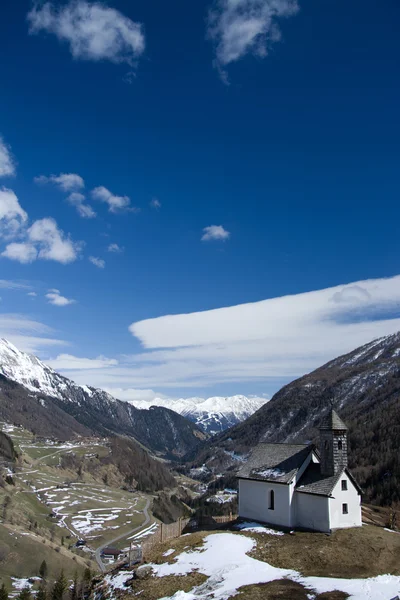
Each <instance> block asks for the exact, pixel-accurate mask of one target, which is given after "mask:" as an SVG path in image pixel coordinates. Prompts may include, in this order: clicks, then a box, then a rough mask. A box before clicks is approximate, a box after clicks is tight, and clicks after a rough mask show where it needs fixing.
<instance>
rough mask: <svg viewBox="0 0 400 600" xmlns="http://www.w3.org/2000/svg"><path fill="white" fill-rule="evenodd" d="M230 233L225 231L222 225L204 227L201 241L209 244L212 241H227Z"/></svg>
mask: <svg viewBox="0 0 400 600" xmlns="http://www.w3.org/2000/svg"><path fill="white" fill-rule="evenodd" d="M230 235H231V234H230V232H229V231H227V230H226V229H224V227H222V225H210V226H209V227H204V229H203V235H202V237H201V240H202V241H203V242H209V241H211V240H227V239H228V238H229V237H230Z"/></svg>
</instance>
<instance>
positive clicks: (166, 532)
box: [140, 514, 237, 558]
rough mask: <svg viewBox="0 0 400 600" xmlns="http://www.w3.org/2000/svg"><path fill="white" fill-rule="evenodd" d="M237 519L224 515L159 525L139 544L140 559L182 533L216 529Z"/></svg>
mask: <svg viewBox="0 0 400 600" xmlns="http://www.w3.org/2000/svg"><path fill="white" fill-rule="evenodd" d="M236 519H237V515H232V514H230V515H225V516H222V517H208V518H202V519H200V520H197V519H195V518H193V517H192V518H189V519H182V518H181V519H179V521H175V523H170V524H169V525H165V524H164V523H160V526H159V528H158V529H157V530H156V532H155V533H154V534H153V535H151V536H149V537H148V539H147V540H144V541H143V542H141V544H140V546H141V548H142V558H144V557H145V556H146V555H147V554H148V553H149V551H150V550H151V549H152V548H154V546H156V545H157V544H160V543H162V542H167V541H168V540H173V539H176V538H178V537H180V536H181V535H182V534H183V533H192V532H193V531H199V530H212V529H218V525H222V524H225V523H230V522H231V521H234V520H236Z"/></svg>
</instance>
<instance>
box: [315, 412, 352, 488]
mask: <svg viewBox="0 0 400 600" xmlns="http://www.w3.org/2000/svg"><path fill="white" fill-rule="evenodd" d="M319 435H320V438H319V439H320V454H321V473H322V475H325V476H327V477H330V476H332V475H336V474H337V473H339V472H340V471H342V470H343V469H344V468H345V467H347V427H346V425H345V424H344V423H343V421H342V420H341V419H340V417H339V416H338V414H337V413H336V412H335V411H334V410H333V409H330V410H329V412H328V414H327V415H326V416H325V417H324V419H323V420H322V423H321V425H320V428H319Z"/></svg>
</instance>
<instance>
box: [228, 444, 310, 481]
mask: <svg viewBox="0 0 400 600" xmlns="http://www.w3.org/2000/svg"><path fill="white" fill-rule="evenodd" d="M312 450H313V446H312V445H310V444H267V443H261V444H258V445H257V446H256V447H255V448H254V450H253V452H252V453H251V455H250V457H249V459H248V460H247V462H246V463H245V464H244V465H243V466H242V467H241V468H240V469H239V471H238V472H237V476H238V477H239V478H241V479H257V480H259V481H271V482H274V483H290V482H291V480H292V479H293V477H294V476H295V475H296V473H297V471H298V470H299V469H300V467H301V466H302V464H303V463H304V461H305V460H306V458H307V456H308V455H309V454H310V452H311V451H312Z"/></svg>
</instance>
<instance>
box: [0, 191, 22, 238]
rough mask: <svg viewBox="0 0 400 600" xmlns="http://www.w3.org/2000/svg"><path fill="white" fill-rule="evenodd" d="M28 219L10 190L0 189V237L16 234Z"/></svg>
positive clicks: (9, 236) (11, 236) (10, 236)
mask: <svg viewBox="0 0 400 600" xmlns="http://www.w3.org/2000/svg"><path fill="white" fill-rule="evenodd" d="M27 221H28V215H27V213H26V212H25V211H24V210H23V208H22V207H21V206H20V203H19V202H18V198H17V196H16V195H15V194H14V192H13V191H12V190H9V189H7V188H4V187H3V188H2V189H0V237H3V238H5V239H8V238H13V237H14V236H16V235H17V234H18V233H19V232H20V230H21V229H22V228H23V227H24V225H25V224H26V223H27Z"/></svg>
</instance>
